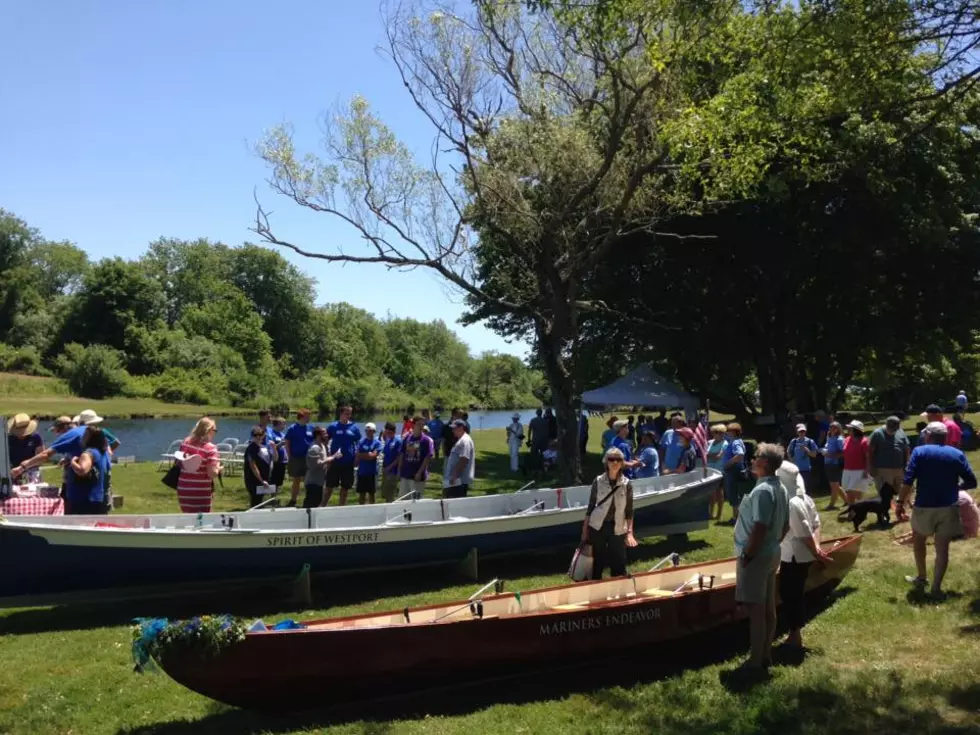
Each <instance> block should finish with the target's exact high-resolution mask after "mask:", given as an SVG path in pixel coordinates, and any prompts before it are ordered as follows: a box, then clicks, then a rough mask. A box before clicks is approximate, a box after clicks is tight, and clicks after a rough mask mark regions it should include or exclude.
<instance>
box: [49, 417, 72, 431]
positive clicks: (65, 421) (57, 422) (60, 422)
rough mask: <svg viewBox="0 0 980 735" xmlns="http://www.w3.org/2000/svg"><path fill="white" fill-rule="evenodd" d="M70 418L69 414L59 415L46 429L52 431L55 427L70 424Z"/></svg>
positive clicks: (59, 427)
mask: <svg viewBox="0 0 980 735" xmlns="http://www.w3.org/2000/svg"><path fill="white" fill-rule="evenodd" d="M71 425H72V420H71V416H59V417H58V418H56V419H55V420H54V423H53V424H51V426H49V427H48V431H54V430H55V429H62V428H64V427H66V426H71Z"/></svg>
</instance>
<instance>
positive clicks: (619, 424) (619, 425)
mask: <svg viewBox="0 0 980 735" xmlns="http://www.w3.org/2000/svg"><path fill="white" fill-rule="evenodd" d="M624 426H629V422H628V421H623V420H622V419H620V420H619V421H617V422H616V423H614V424H613V425H612V427H613V430H614V431H619V430H620V429H622V428H623V427H624Z"/></svg>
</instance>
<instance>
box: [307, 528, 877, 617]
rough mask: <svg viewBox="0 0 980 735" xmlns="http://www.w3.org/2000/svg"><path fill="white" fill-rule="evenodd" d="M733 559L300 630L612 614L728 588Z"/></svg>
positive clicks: (830, 543) (830, 547)
mask: <svg viewBox="0 0 980 735" xmlns="http://www.w3.org/2000/svg"><path fill="white" fill-rule="evenodd" d="M853 538H854V537H845V538H842V539H828V540H825V541H824V542H823V543H822V544H821V546H822V547H823V549H824V551H826V552H828V553H831V554H832V553H833V551H834V550H835V549H837V548H838V547H839V546H841V545H842V544H845V543H847V542H849V541H850V540H852V539H853ZM857 538H860V537H857ZM673 556H674V555H671V556H669V557H667V558H665V559H664V560H663V561H662V562H661V563H660V565H663V564H665V563H667V562H668V560H669V559H671V557H673ZM737 561H738V560H737V559H734V558H730V559H722V560H719V561H716V562H708V563H705V564H694V565H688V566H674V567H668V568H666V569H660V570H658V571H654V570H651V571H649V572H646V573H643V574H637V575H635V576H633V577H619V578H616V579H607V580H603V581H601V582H582V583H578V584H567V585H563V586H561V587H552V588H548V589H542V590H536V591H532V592H525V593H515V592H510V593H503V594H494V595H491V596H488V597H481V596H480V595H481V593H482V590H481V592H479V593H477V594H475V595H473V596H472V597H471V598H470V599H469V600H467V601H466V602H462V601H456V602H451V603H447V604H445V605H434V606H429V607H421V608H406V609H405V610H402V611H400V612H398V611H389V612H385V613H380V614H377V615H358V616H352V617H344V618H335V619H327V620H317V621H313V622H310V623H307V624H305V625H304V630H321V631H322V630H348V629H351V628H377V627H391V626H412V625H431V624H433V623H456V622H464V621H467V620H484V619H488V618H505V617H515V616H521V615H532V614H539V613H555V612H574V611H578V610H586V609H588V610H593V609H597V608H602V607H604V606H609V607H610V608H611V609H610V612H612V611H613V610H614V609H615V607H616V606H617V605H618V604H619V603H622V602H625V601H627V600H635V599H637V598H641V599H642V598H648V599H649V598H652V599H666V598H671V597H677V596H680V595H689V594H703V593H705V592H709V591H711V590H717V589H719V588H723V587H733V586H734V585H735V565H736V564H737ZM660 565H658V566H660ZM489 586H490V585H488V587H489Z"/></svg>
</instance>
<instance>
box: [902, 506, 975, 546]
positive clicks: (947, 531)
mask: <svg viewBox="0 0 980 735" xmlns="http://www.w3.org/2000/svg"><path fill="white" fill-rule="evenodd" d="M912 530H913V531H915V532H916V533H917V534H919V535H920V536H942V537H943V538H953V537H954V536H959V535H960V534H962V533H963V524H962V523H960V507H959V506H958V505H951V506H949V507H948V508H913V509H912Z"/></svg>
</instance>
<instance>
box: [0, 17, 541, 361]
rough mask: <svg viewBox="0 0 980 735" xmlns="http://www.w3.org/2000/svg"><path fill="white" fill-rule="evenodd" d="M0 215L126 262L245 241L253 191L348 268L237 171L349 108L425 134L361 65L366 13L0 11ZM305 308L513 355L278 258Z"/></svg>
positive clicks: (384, 80)
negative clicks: (303, 294) (288, 125)
mask: <svg viewBox="0 0 980 735" xmlns="http://www.w3.org/2000/svg"><path fill="white" fill-rule="evenodd" d="M0 26H2V27H3V28H4V32H3V42H2V44H0V95H2V99H3V100H4V108H5V113H4V114H3V115H0V207H2V208H4V209H7V210H10V211H12V212H14V213H15V214H17V215H18V216H20V217H22V218H23V219H26V220H27V221H28V222H29V223H30V224H31V225H33V226H35V227H38V228H40V229H41V231H42V232H43V234H44V235H45V236H46V237H48V238H51V239H69V240H73V241H74V242H75V243H77V244H78V245H79V246H80V247H82V248H84V249H85V250H86V251H88V253H89V254H90V255H91V256H92V257H93V258H100V257H105V256H114V255H122V256H124V257H128V258H135V257H137V256H139V255H140V253H142V252H143V251H144V250H145V248H146V245H147V244H148V243H149V242H151V241H152V240H155V239H156V238H158V237H161V236H168V237H178V238H187V239H193V238H197V237H207V238H210V239H212V240H220V241H222V242H226V243H228V244H239V243H241V242H243V241H245V240H248V239H250V238H251V239H253V240H254V239H255V238H254V236H253V235H252V234H251V233H250V232H248V227H249V226H250V224H251V222H252V220H253V218H254V214H255V212H254V204H253V199H252V195H253V190H256V189H257V191H258V194H259V196H260V198H261V200H262V201H263V203H264V204H266V205H267V208H268V209H271V210H272V211H273V213H274V219H273V224H274V228H275V229H276V231H277V234H279V235H280V236H281V237H288V238H290V239H292V240H293V241H295V242H297V243H303V244H304V245H305V246H307V247H308V249H314V250H315V249H321V250H325V249H327V248H329V247H331V246H333V245H336V244H337V243H341V244H344V243H346V244H347V246H346V248H345V249H347V250H349V251H350V250H352V249H353V247H356V242H355V240H354V238H353V237H351V235H350V233H349V232H348V231H346V230H342V229H341V228H340V227H339V226H338V225H335V224H333V223H332V222H331V221H330V220H329V218H327V217H326V216H325V215H318V216H310V215H308V214H305V213H302V212H300V211H298V210H297V208H296V206H295V205H291V204H290V203H289V202H288V201H286V200H284V199H278V200H277V199H276V195H275V194H274V193H273V192H271V191H270V190H269V189H268V188H267V186H266V184H265V179H266V170H265V167H264V165H263V164H262V162H261V161H260V160H258V159H257V158H256V157H255V155H254V154H253V153H252V147H253V146H254V144H255V142H256V141H257V140H258V139H259V138H260V137H261V135H262V132H263V130H265V129H266V128H268V127H270V126H272V125H275V124H277V123H280V122H283V121H290V122H292V123H293V124H294V125H295V128H296V139H297V143H298V144H299V145H300V146H307V147H310V148H315V146H316V144H317V140H318V135H319V124H318V118H319V117H320V116H322V114H323V113H324V112H325V111H327V110H328V109H330V108H331V107H332V106H333V105H334V104H336V103H337V102H343V101H346V100H347V99H349V98H350V97H351V96H353V95H354V94H361V95H363V96H364V97H366V98H367V99H368V100H369V101H370V102H371V103H372V106H373V107H374V109H375V110H376V111H377V112H378V114H380V116H381V117H382V118H383V119H384V120H386V121H387V122H388V124H389V125H390V126H391V127H392V128H393V129H394V130H395V132H396V133H397V134H398V135H399V136H400V137H402V138H403V139H404V140H405V141H406V142H407V143H408V144H409V145H410V146H411V147H412V148H413V149H415V150H417V151H419V152H420V153H422V154H426V153H427V152H428V151H429V145H430V142H431V134H430V132H429V129H428V128H427V127H426V124H425V121H424V120H423V119H422V118H421V116H420V115H419V114H418V113H417V112H415V110H414V109H413V108H411V101H410V100H409V99H408V98H407V96H406V95H405V93H404V90H403V89H402V87H401V85H400V84H399V83H398V82H397V75H396V74H395V71H394V69H393V68H392V67H391V65H390V63H389V62H388V61H387V60H386V59H384V58H383V57H382V56H381V55H379V54H378V53H377V51H376V49H377V46H378V44H379V43H380V42H381V41H382V38H383V37H382V24H381V17H380V12H379V7H378V5H377V3H376V1H375V0H365V1H363V2H362V1H361V0H350V1H348V0H330V1H321V2H314V1H312V0H285V1H283V2H276V3H273V2H270V1H269V0H234V1H232V0H203V1H200V0H198V1H196V2H192V1H191V0H139V1H138V2H134V1H133V0H126V1H123V0H97V2H87V3H76V2H69V0H49V1H47V2H21V3H16V2H13V1H12V0H8V2H5V3H4V2H0ZM287 257H289V259H290V260H291V261H292V262H294V263H296V264H297V265H298V266H300V267H301V268H302V269H303V270H304V271H306V272H307V273H310V274H311V275H313V276H315V277H316V279H317V280H318V282H319V301H320V302H321V303H324V302H329V301H348V302H350V303H352V304H354V305H356V306H359V307H361V308H364V309H367V310H369V311H371V312H373V313H375V314H377V315H379V316H384V315H385V314H388V313H390V314H392V315H396V316H405V317H413V318H415V319H420V320H431V319H440V318H441V319H443V320H445V321H446V323H447V324H449V325H450V327H452V328H453V329H455V330H456V332H457V333H458V334H459V335H460V336H461V337H462V338H463V339H464V340H465V341H466V342H467V343H468V344H469V345H470V347H471V349H472V350H473V351H474V352H481V351H483V350H497V351H500V352H509V353H513V354H518V355H524V354H525V353H526V346H525V345H522V344H508V343H507V342H505V341H504V340H503V339H501V338H500V337H498V336H497V335H495V334H493V333H492V332H489V331H488V330H486V329H484V328H483V327H482V326H474V327H466V328H464V327H462V326H460V325H458V324H456V323H455V321H456V319H457V318H458V317H459V314H460V313H461V311H462V309H461V307H460V305H459V303H458V302H459V298H458V297H456V296H453V295H451V294H449V293H447V291H446V289H445V287H444V286H443V285H442V283H441V281H440V280H439V279H438V278H437V277H435V276H433V275H430V274H428V273H425V272H421V271H416V272H394V271H387V270H385V269H384V268H383V267H381V266H369V265H364V266H352V265H348V266H339V265H327V264H325V263H321V262H317V261H311V260H307V259H303V258H300V257H298V256H291V255H287Z"/></svg>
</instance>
